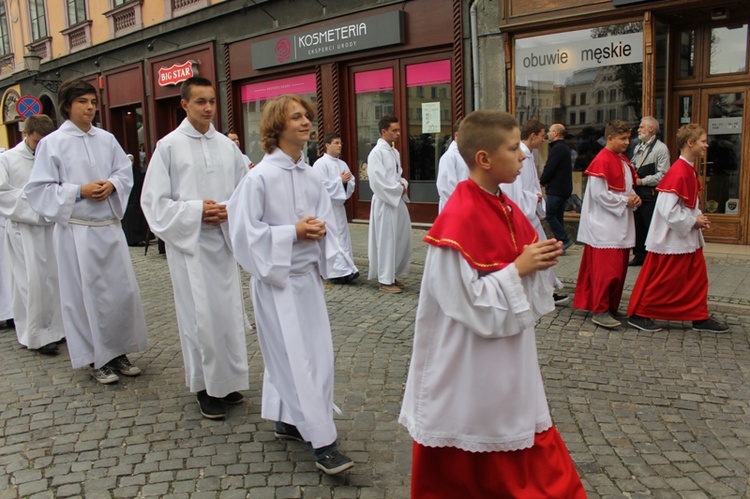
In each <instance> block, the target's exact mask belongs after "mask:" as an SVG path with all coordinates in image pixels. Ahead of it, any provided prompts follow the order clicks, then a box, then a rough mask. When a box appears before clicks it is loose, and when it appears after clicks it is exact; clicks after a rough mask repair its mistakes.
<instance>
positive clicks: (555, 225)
mask: <svg viewBox="0 0 750 499" xmlns="http://www.w3.org/2000/svg"><path fill="white" fill-rule="evenodd" d="M565 201H567V199H565V198H563V197H560V196H553V195H552V194H547V216H546V217H545V218H544V219H545V220H546V221H547V223H548V224H549V228H550V230H551V231H552V234H553V235H554V236H555V239H557V240H558V241H562V242H563V243H566V242H568V240H569V239H570V238H569V237H568V233H567V232H565Z"/></svg>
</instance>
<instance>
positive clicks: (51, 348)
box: [36, 343, 60, 355]
mask: <svg viewBox="0 0 750 499" xmlns="http://www.w3.org/2000/svg"><path fill="white" fill-rule="evenodd" d="M36 351H37V352H39V353H41V354H42V355H57V354H58V353H60V351H59V350H58V349H57V343H48V344H47V345H44V346H42V347H39V348H37V349H36Z"/></svg>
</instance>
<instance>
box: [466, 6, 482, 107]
mask: <svg viewBox="0 0 750 499" xmlns="http://www.w3.org/2000/svg"><path fill="white" fill-rule="evenodd" d="M480 1H481V0H472V1H471V5H470V6H469V19H470V23H469V25H470V27H469V31H470V33H471V78H472V80H473V87H474V92H473V94H474V109H472V111H476V110H477V109H479V88H480V85H479V35H478V34H477V31H478V29H477V5H478V4H479V2H480Z"/></svg>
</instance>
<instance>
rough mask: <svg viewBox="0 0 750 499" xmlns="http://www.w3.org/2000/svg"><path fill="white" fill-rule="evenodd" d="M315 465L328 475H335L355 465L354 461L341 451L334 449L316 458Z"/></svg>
mask: <svg viewBox="0 0 750 499" xmlns="http://www.w3.org/2000/svg"><path fill="white" fill-rule="evenodd" d="M315 466H317V468H318V469H319V470H322V471H323V473H325V474H326V475H335V474H337V473H341V472H342V471H346V470H348V469H349V468H351V467H352V466H354V462H353V461H352V460H351V459H349V458H348V457H346V456H345V455H343V454H342V453H341V452H339V451H337V450H334V451H331V452H330V453H329V454H326V455H325V456H323V457H321V458H320V459H316V460H315Z"/></svg>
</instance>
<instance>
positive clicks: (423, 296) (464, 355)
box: [399, 246, 554, 452]
mask: <svg viewBox="0 0 750 499" xmlns="http://www.w3.org/2000/svg"><path fill="white" fill-rule="evenodd" d="M553 309H554V302H553V300H552V289H551V288H550V287H549V284H548V282H547V279H546V277H545V276H544V275H543V274H541V273H539V272H534V273H532V274H530V275H528V276H526V277H523V278H521V277H519V275H518V271H517V270H516V267H515V265H514V264H510V265H508V266H506V267H505V268H503V269H502V270H499V271H496V272H492V273H489V274H484V275H480V274H479V273H478V272H477V271H476V270H475V269H473V268H471V267H470V266H469V264H468V263H467V262H466V260H465V259H464V258H463V257H462V256H461V254H460V253H459V252H458V251H456V250H453V249H451V248H447V247H443V248H437V247H434V246H430V247H429V248H428V250H427V257H426V259H425V270H424V277H423V278H422V287H421V289H420V292H419V304H418V307H417V316H416V323H415V328H414V347H413V353H412V360H411V365H410V366H409V375H408V378H407V381H406V390H405V392H404V402H403V406H402V407H401V415H400V417H399V422H400V423H401V424H403V425H404V426H406V428H407V429H408V430H409V434H410V435H411V436H412V438H413V439H414V440H415V441H417V442H418V443H420V444H422V445H424V446H428V447H457V448H459V449H462V450H466V451H470V452H489V451H512V450H519V449H526V448H529V447H531V446H532V445H533V444H534V435H535V434H536V433H540V432H542V431H544V430H546V429H548V428H550V427H551V426H552V420H551V418H550V413H549V407H548V406H547V399H546V396H545V393H544V385H543V383H542V375H541V372H540V370H539V363H538V360H537V349H536V339H535V332H534V324H535V322H536V321H537V319H539V318H540V317H541V316H542V315H544V314H546V313H549V312H550V311H552V310H553Z"/></svg>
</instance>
